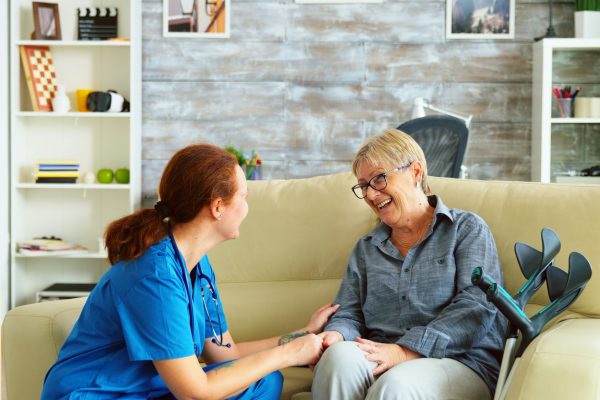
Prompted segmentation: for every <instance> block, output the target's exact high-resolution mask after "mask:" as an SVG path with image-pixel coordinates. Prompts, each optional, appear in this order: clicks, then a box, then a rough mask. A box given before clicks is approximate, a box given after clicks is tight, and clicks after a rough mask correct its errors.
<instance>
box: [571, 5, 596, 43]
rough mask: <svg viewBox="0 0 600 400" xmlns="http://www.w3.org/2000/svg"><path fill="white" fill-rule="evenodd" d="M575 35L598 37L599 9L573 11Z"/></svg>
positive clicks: (577, 36) (578, 36) (579, 36)
mask: <svg viewBox="0 0 600 400" xmlns="http://www.w3.org/2000/svg"><path fill="white" fill-rule="evenodd" d="M575 37H576V38H600V11H576V12H575Z"/></svg>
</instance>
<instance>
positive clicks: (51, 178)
mask: <svg viewBox="0 0 600 400" xmlns="http://www.w3.org/2000/svg"><path fill="white" fill-rule="evenodd" d="M34 177H35V183H76V182H77V179H78V178H79V163H78V162H77V161H64V160H60V161H54V160H53V161H39V162H38V163H37V165H36V170H35V172H34Z"/></svg>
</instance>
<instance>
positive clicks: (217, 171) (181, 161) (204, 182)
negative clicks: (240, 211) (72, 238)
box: [104, 144, 239, 264]
mask: <svg viewBox="0 0 600 400" xmlns="http://www.w3.org/2000/svg"><path fill="white" fill-rule="evenodd" d="M236 168H239V167H237V159H236V158H235V157H234V156H233V155H232V154H230V153H228V152H227V151H225V150H223V149H222V148H220V147H217V146H213V145H210V144H196V145H191V146H187V147H185V148H183V149H181V150H179V151H178V152H177V153H175V155H173V157H172V158H171V160H170V161H169V162H168V164H167V166H166V167H165V170H164V172H163V175H162V177H161V180H160V185H159V187H158V195H159V198H160V201H159V202H158V203H156V205H155V206H154V209H150V208H145V209H142V210H139V211H137V212H135V213H133V214H131V215H128V216H126V217H123V218H120V219H118V220H116V221H114V222H112V223H111V224H110V225H109V226H108V228H107V229H106V232H105V234H104V238H105V243H106V248H107V250H108V260H109V261H110V263H111V264H115V263H117V262H119V261H126V260H132V259H134V258H137V257H139V256H141V255H142V254H143V253H144V252H145V251H146V250H147V249H148V248H149V247H150V246H152V245H153V244H155V243H158V242H159V241H161V240H162V239H163V238H164V237H165V236H167V235H168V234H169V226H175V225H176V224H178V223H187V222H190V221H192V220H193V219H194V218H195V217H196V216H197V215H198V214H199V213H200V211H202V209H203V208H204V207H207V206H209V205H210V203H211V202H212V201H213V200H214V199H216V198H221V199H223V200H224V201H225V202H228V201H230V200H231V198H232V197H233V195H234V194H235V191H236V190H237V181H236V172H235V170H236Z"/></svg>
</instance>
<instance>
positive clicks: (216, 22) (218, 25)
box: [163, 0, 231, 38]
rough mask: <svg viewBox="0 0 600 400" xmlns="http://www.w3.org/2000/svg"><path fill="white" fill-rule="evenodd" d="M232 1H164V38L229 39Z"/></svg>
mask: <svg viewBox="0 0 600 400" xmlns="http://www.w3.org/2000/svg"><path fill="white" fill-rule="evenodd" d="M230 1H231V0H163V36H166V37H199V38H228V37H229V25H230V17H229V9H230V7H229V4H230Z"/></svg>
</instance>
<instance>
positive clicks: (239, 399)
mask: <svg viewBox="0 0 600 400" xmlns="http://www.w3.org/2000/svg"><path fill="white" fill-rule="evenodd" d="M230 362H231V361H224V362H220V363H217V364H212V365H208V366H206V367H204V372H208V371H210V370H211V369H215V368H218V367H220V366H221V365H225V364H227V363H230ZM282 388H283V375H281V372H279V371H275V372H271V373H270V374H269V375H267V376H265V377H264V378H262V379H260V380H259V381H258V382H256V383H253V384H252V385H250V386H249V387H248V388H247V389H246V390H244V391H243V392H240V393H238V394H236V395H235V396H233V397H230V398H229V399H231V400H279V397H280V396H281V389H282ZM170 399H173V400H175V397H173V395H172V394H168V395H166V396H164V397H161V398H160V399H159V400H170Z"/></svg>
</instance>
